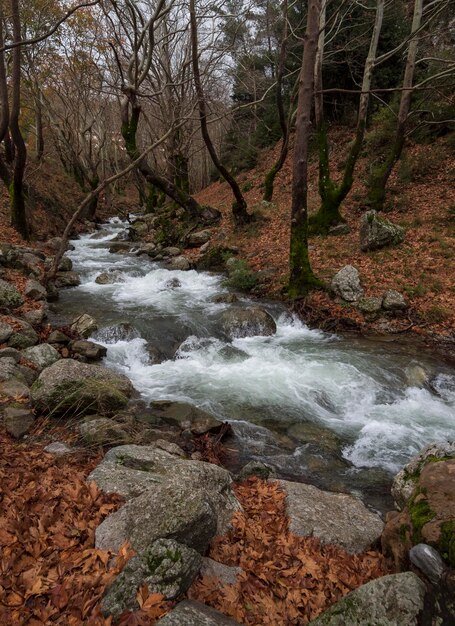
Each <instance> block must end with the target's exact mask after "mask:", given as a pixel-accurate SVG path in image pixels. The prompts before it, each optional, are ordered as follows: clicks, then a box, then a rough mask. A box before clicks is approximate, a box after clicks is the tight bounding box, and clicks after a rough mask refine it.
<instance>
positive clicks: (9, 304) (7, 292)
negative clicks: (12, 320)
mask: <svg viewBox="0 0 455 626" xmlns="http://www.w3.org/2000/svg"><path fill="white" fill-rule="evenodd" d="M22 304H24V299H23V297H22V296H21V294H20V293H19V291H18V290H17V289H16V287H15V286H14V285H12V284H11V283H8V282H7V281H6V280H3V279H0V307H4V308H6V309H15V308H17V307H19V306H21V305H22Z"/></svg>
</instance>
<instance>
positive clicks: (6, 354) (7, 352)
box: [0, 348, 22, 363]
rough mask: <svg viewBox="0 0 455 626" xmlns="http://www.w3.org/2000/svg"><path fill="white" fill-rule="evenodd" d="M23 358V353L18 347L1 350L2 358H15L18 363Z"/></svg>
mask: <svg viewBox="0 0 455 626" xmlns="http://www.w3.org/2000/svg"><path fill="white" fill-rule="evenodd" d="M21 358H22V353H21V352H19V350H16V348H2V349H1V350H0V359H14V360H15V361H16V363H19V361H20V360H21Z"/></svg>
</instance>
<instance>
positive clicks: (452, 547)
mask: <svg viewBox="0 0 455 626" xmlns="http://www.w3.org/2000/svg"><path fill="white" fill-rule="evenodd" d="M439 551H440V553H441V556H442V557H443V558H444V559H445V560H446V561H447V562H448V564H449V565H450V567H453V568H455V520H450V521H448V522H444V523H443V524H441V536H440V539H439Z"/></svg>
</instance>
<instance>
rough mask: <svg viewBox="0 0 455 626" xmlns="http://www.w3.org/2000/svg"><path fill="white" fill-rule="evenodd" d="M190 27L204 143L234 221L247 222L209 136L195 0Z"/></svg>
mask: <svg viewBox="0 0 455 626" xmlns="http://www.w3.org/2000/svg"><path fill="white" fill-rule="evenodd" d="M190 28H191V51H192V53H191V60H192V64H193V78H194V84H195V87H196V94H197V101H198V108H199V122H200V124H201V133H202V137H203V139H204V143H205V145H206V147H207V150H208V153H209V154H210V158H211V159H212V162H213V164H214V166H215V167H216V169H217V170H218V171H219V173H220V174H221V176H222V177H223V178H224V180H225V181H226V182H227V183H228V185H229V186H230V188H231V189H232V193H233V194H234V198H235V200H234V202H233V203H232V213H233V216H234V221H235V223H236V224H237V225H238V226H241V225H242V224H248V223H249V222H251V220H252V216H251V215H250V214H249V213H248V211H247V203H246V200H245V198H244V197H243V194H242V192H241V190H240V187H239V185H238V183H237V181H236V180H235V178H234V177H233V176H232V174H231V173H230V172H229V171H228V170H227V169H226V168H225V167H224V165H223V164H222V163H221V161H220V160H219V158H218V155H217V153H216V150H215V146H214V145H213V142H212V140H211V138H210V133H209V129H208V125H207V108H206V104H205V97H204V90H203V88H202V81H201V73H200V70H199V50H198V36H197V20H196V8H195V0H190Z"/></svg>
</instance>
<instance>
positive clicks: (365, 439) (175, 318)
mask: <svg viewBox="0 0 455 626" xmlns="http://www.w3.org/2000/svg"><path fill="white" fill-rule="evenodd" d="M105 228H106V234H105V236H101V238H99V235H96V237H98V238H94V237H93V236H92V235H84V236H82V237H81V238H80V239H78V240H76V241H73V242H72V243H73V245H74V246H75V250H74V251H72V252H70V253H69V256H70V257H71V258H72V260H73V263H74V269H75V270H76V271H78V272H80V274H81V278H82V284H81V285H80V286H79V287H76V288H74V289H70V290H67V291H64V292H62V293H61V299H60V301H59V304H58V306H57V313H58V311H62V312H63V311H64V312H65V314H66V315H67V314H68V313H70V314H71V315H76V314H80V313H83V312H88V313H90V314H91V315H93V316H94V317H96V318H97V320H98V321H99V324H100V330H99V331H97V333H95V335H94V337H93V338H94V339H95V340H96V341H98V342H99V343H103V344H104V345H106V346H107V347H108V353H107V357H106V359H105V362H106V365H109V366H111V367H114V368H116V369H118V370H120V371H122V372H123V373H125V374H126V375H127V376H128V377H129V378H130V379H131V381H132V382H133V384H134V386H135V387H136V389H137V390H138V391H139V392H140V393H141V395H142V397H143V398H144V399H145V400H178V401H185V402H190V403H193V404H195V405H197V406H199V407H202V408H204V409H206V410H208V411H210V412H212V413H213V414H215V415H217V416H218V417H220V418H222V419H224V420H228V421H230V422H231V423H232V425H233V428H234V432H235V439H234V441H233V444H232V446H233V448H234V449H235V452H232V463H233V464H234V465H235V464H237V465H242V464H243V463H244V462H246V461H247V460H249V459H261V460H265V461H267V462H268V463H271V464H272V465H274V466H275V467H276V468H277V470H278V471H279V473H280V474H281V475H282V476H285V477H288V478H292V479H295V480H303V481H306V482H313V483H314V484H317V485H319V486H321V487H323V488H328V489H333V490H340V491H350V492H354V493H358V494H360V495H362V497H363V498H364V499H365V500H366V501H367V502H369V503H370V504H372V505H373V506H375V507H377V508H378V509H384V508H387V507H389V506H390V500H389V496H388V491H389V486H390V481H391V477H392V476H393V474H394V473H396V472H397V471H398V469H399V468H400V467H401V466H402V465H403V464H404V463H406V461H407V460H408V459H409V458H410V457H411V456H412V455H414V454H415V453H417V452H418V451H419V450H420V449H421V448H422V447H423V446H424V445H425V444H426V443H428V442H430V441H435V440H444V439H447V438H453V437H454V435H455V371H454V369H453V368H450V367H449V366H447V365H444V364H443V363H441V362H440V361H439V360H438V359H436V358H435V357H434V356H432V355H431V354H425V353H422V351H421V349H420V348H419V347H416V346H413V345H400V344H399V343H397V342H391V341H383V342H380V341H377V340H376V341H372V340H368V339H362V338H355V337H352V336H349V337H342V336H341V337H340V336H335V335H329V334H326V333H323V332H320V331H318V330H310V329H308V328H307V327H306V326H305V324H303V323H302V322H301V321H299V320H298V319H296V318H295V317H293V316H291V315H290V314H289V313H288V312H287V311H286V309H285V307H284V306H283V305H281V304H276V303H262V304H261V305H262V306H265V308H267V310H268V311H269V312H270V313H271V314H272V315H273V317H274V318H275V320H276V322H277V328H278V330H277V333H276V335H275V336H273V337H249V338H245V339H236V340H234V341H232V342H231V341H229V340H228V339H227V338H226V337H225V336H224V335H223V332H222V329H221V324H220V321H219V320H220V315H221V313H222V312H223V311H224V310H225V309H226V308H227V307H229V306H231V305H229V304H216V303H214V302H213V301H212V298H213V297H214V296H215V295H217V294H220V293H222V292H224V291H227V290H226V288H224V287H223V283H222V280H223V279H222V277H220V276H218V275H213V274H209V273H203V272H196V271H188V272H182V271H169V270H167V269H164V268H163V267H162V266H161V265H160V264H158V263H152V262H151V261H150V260H148V257H144V256H141V257H135V256H130V255H121V254H110V253H109V242H110V240H111V239H112V238H113V237H115V235H116V234H117V233H118V232H119V230H120V229H122V228H124V225H123V224H122V223H121V222H120V221H117V220H112V221H111V222H110V223H109V224H108V225H106V227H105ZM112 270H116V273H115V283H114V284H109V285H99V284H97V283H96V282H95V278H96V276H98V275H99V274H100V273H101V272H105V271H112ZM240 304H241V305H242V306H245V305H248V304H251V302H249V301H248V300H247V299H242V300H241V302H240ZM416 367H417V369H416ZM419 367H423V368H424V369H425V371H426V372H427V376H428V378H427V382H425V383H424V384H420V381H419V382H418V381H414V382H413V378H415V377H416V372H417V374H418V375H419V374H421V370H420V369H418V368H419ZM418 377H419V376H417V378H418Z"/></svg>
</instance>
